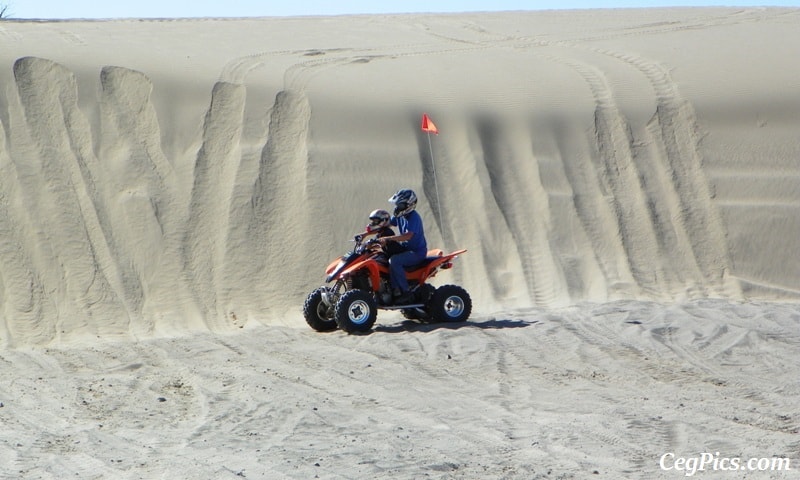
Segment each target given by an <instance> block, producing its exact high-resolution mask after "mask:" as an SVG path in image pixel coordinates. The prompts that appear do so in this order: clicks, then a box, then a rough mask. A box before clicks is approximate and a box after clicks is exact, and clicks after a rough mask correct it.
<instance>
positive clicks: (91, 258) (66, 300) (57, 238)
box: [14, 57, 130, 334]
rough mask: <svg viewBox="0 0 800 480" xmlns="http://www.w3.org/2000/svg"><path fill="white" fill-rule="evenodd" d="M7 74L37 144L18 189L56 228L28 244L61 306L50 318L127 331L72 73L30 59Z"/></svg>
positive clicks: (92, 328) (93, 161)
mask: <svg viewBox="0 0 800 480" xmlns="http://www.w3.org/2000/svg"><path fill="white" fill-rule="evenodd" d="M14 77H15V80H16V83H17V89H18V93H19V98H20V102H21V104H22V106H23V109H24V113H25V115H26V120H27V123H26V127H27V129H28V132H29V135H30V138H31V140H32V141H33V142H34V143H35V145H36V146H37V147H38V158H37V162H36V163H35V165H27V166H26V167H27V168H30V170H29V171H28V172H27V173H28V174H30V175H32V178H31V179H30V180H31V181H32V182H33V183H32V184H31V185H24V186H23V188H22V190H23V191H25V195H26V202H27V204H28V205H31V206H32V212H33V214H34V215H35V216H36V217H37V218H38V219H39V221H40V222H41V224H40V225H41V226H42V227H44V229H45V230H46V231H50V232H58V234H57V235H53V236H44V238H42V237H40V238H39V239H37V245H35V246H34V247H33V248H36V249H37V250H38V255H41V256H42V257H44V258H42V260H44V261H43V262H42V263H43V264H41V265H38V266H37V270H38V271H40V272H43V279H44V282H45V283H46V288H47V289H48V290H50V291H53V292H55V296H56V297H57V299H56V303H57V304H58V305H59V306H62V307H64V309H63V310H60V311H59V319H58V323H59V324H61V323H63V322H75V323H76V324H77V325H69V326H64V327H63V328H64V329H65V330H73V329H74V328H77V329H82V328H88V329H89V331H91V332H96V333H98V334H103V333H111V334H116V333H118V332H120V331H122V332H124V331H127V330H128V324H129V322H130V318H129V315H128V309H127V308H125V306H124V304H123V298H124V294H123V291H124V287H123V283H122V280H121V277H120V275H119V272H118V269H117V265H116V263H115V261H116V260H115V255H114V253H113V252H112V251H111V249H110V248H109V242H108V235H109V230H110V228H109V225H108V222H107V219H104V218H103V217H101V216H99V215H98V203H100V199H99V198H98V192H97V189H96V185H95V178H94V177H93V174H92V172H93V171H96V170H97V169H98V162H97V158H96V157H95V155H94V152H93V150H92V140H91V132H90V129H89V124H88V121H87V120H86V118H85V117H84V116H83V114H82V113H81V112H80V110H79V109H78V105H77V85H76V82H75V77H74V75H73V74H72V73H71V72H69V71H68V70H66V69H65V68H64V67H62V66H60V65H58V64H55V63H53V62H51V61H49V60H44V59H40V58H33V57H25V58H22V59H19V60H18V61H17V62H16V63H15V64H14ZM61 279H63V281H62V280H61ZM87 317H88V318H87ZM92 318H94V319H103V322H102V323H100V322H96V321H91V320H90V319H92Z"/></svg>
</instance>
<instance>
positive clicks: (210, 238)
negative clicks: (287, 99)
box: [184, 82, 245, 329]
mask: <svg viewBox="0 0 800 480" xmlns="http://www.w3.org/2000/svg"><path fill="white" fill-rule="evenodd" d="M244 107H245V89H244V86H242V85H235V84H230V83H223V82H220V83H217V84H216V85H215V86H214V90H213V92H212V94H211V106H210V108H209V110H208V113H207V114H206V119H205V125H204V130H203V146H202V148H201V149H200V152H199V153H198V154H197V162H196V164H195V168H194V187H193V188H192V198H191V203H190V205H189V209H190V210H189V222H188V225H187V228H186V239H185V247H184V253H185V255H186V259H185V262H186V270H187V273H190V274H191V275H190V279H191V280H190V282H191V283H192V288H191V291H192V292H193V294H194V295H195V299H196V301H197V303H198V305H199V306H200V308H201V309H202V311H201V314H202V315H203V318H205V319H206V323H207V325H208V326H209V327H210V328H212V329H213V328H215V327H216V326H217V323H218V322H222V325H219V326H221V327H224V326H227V321H225V320H223V319H225V318H226V313H225V311H224V308H223V305H220V302H222V303H223V304H224V303H225V302H226V300H228V296H227V295H226V294H225V291H224V287H225V280H226V279H225V278H224V277H222V278H220V277H221V275H222V273H223V272H225V260H226V258H225V257H226V253H227V251H226V247H227V239H228V231H229V228H230V226H229V225H230V223H229V214H230V206H231V198H232V196H233V189H234V183H235V181H236V173H237V171H238V168H239V162H240V159H241V150H240V148H239V143H240V141H241V135H242V128H243V116H244ZM219 297H222V298H219Z"/></svg>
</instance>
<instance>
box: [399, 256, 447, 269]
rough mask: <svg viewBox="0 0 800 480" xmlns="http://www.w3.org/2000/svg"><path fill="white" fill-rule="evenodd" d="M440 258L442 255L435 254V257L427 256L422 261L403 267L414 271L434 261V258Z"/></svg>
mask: <svg viewBox="0 0 800 480" xmlns="http://www.w3.org/2000/svg"><path fill="white" fill-rule="evenodd" d="M438 258H441V257H440V256H439V255H437V256H433V257H432V256H427V257H425V259H424V260H422V261H421V262H419V263H415V264H413V265H406V266H404V267H403V269H404V270H405V271H406V272H412V271H414V270H416V269H418V268H422V267H424V266H425V265H427V264H429V263H431V262H432V261H434V260H436V259H438Z"/></svg>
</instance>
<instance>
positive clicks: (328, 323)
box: [303, 287, 337, 332]
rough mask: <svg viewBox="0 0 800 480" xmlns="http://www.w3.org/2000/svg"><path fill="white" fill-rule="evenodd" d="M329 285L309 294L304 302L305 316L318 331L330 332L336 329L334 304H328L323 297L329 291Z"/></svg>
mask: <svg viewBox="0 0 800 480" xmlns="http://www.w3.org/2000/svg"><path fill="white" fill-rule="evenodd" d="M329 291H330V289H329V288H327V287H321V288H318V289H316V290H314V291H313V292H311V293H309V294H308V297H307V298H306V302H305V303H304V304H303V316H304V317H305V318H306V323H307V324H308V326H309V327H311V328H313V329H314V330H316V331H318V332H330V331H333V330H336V326H337V325H336V320H334V319H333V313H334V308H333V305H328V304H326V303H325V302H324V301H323V299H322V294H323V293H325V292H329Z"/></svg>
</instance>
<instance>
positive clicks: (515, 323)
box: [364, 319, 539, 334]
mask: <svg viewBox="0 0 800 480" xmlns="http://www.w3.org/2000/svg"><path fill="white" fill-rule="evenodd" d="M537 323H539V321H538V320H534V321H531V322H523V321H520V320H500V319H491V320H486V321H485V322H475V321H471V322H438V323H426V322H421V321H416V320H403V321H402V322H400V323H396V324H393V325H376V326H375V327H373V329H372V331H374V332H384V333H402V332H431V331H434V330H439V329H447V330H459V329H462V328H477V329H481V330H498V329H502V328H525V327H530V326H532V325H535V324H537ZM364 333H365V334H369V333H372V332H364Z"/></svg>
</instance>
